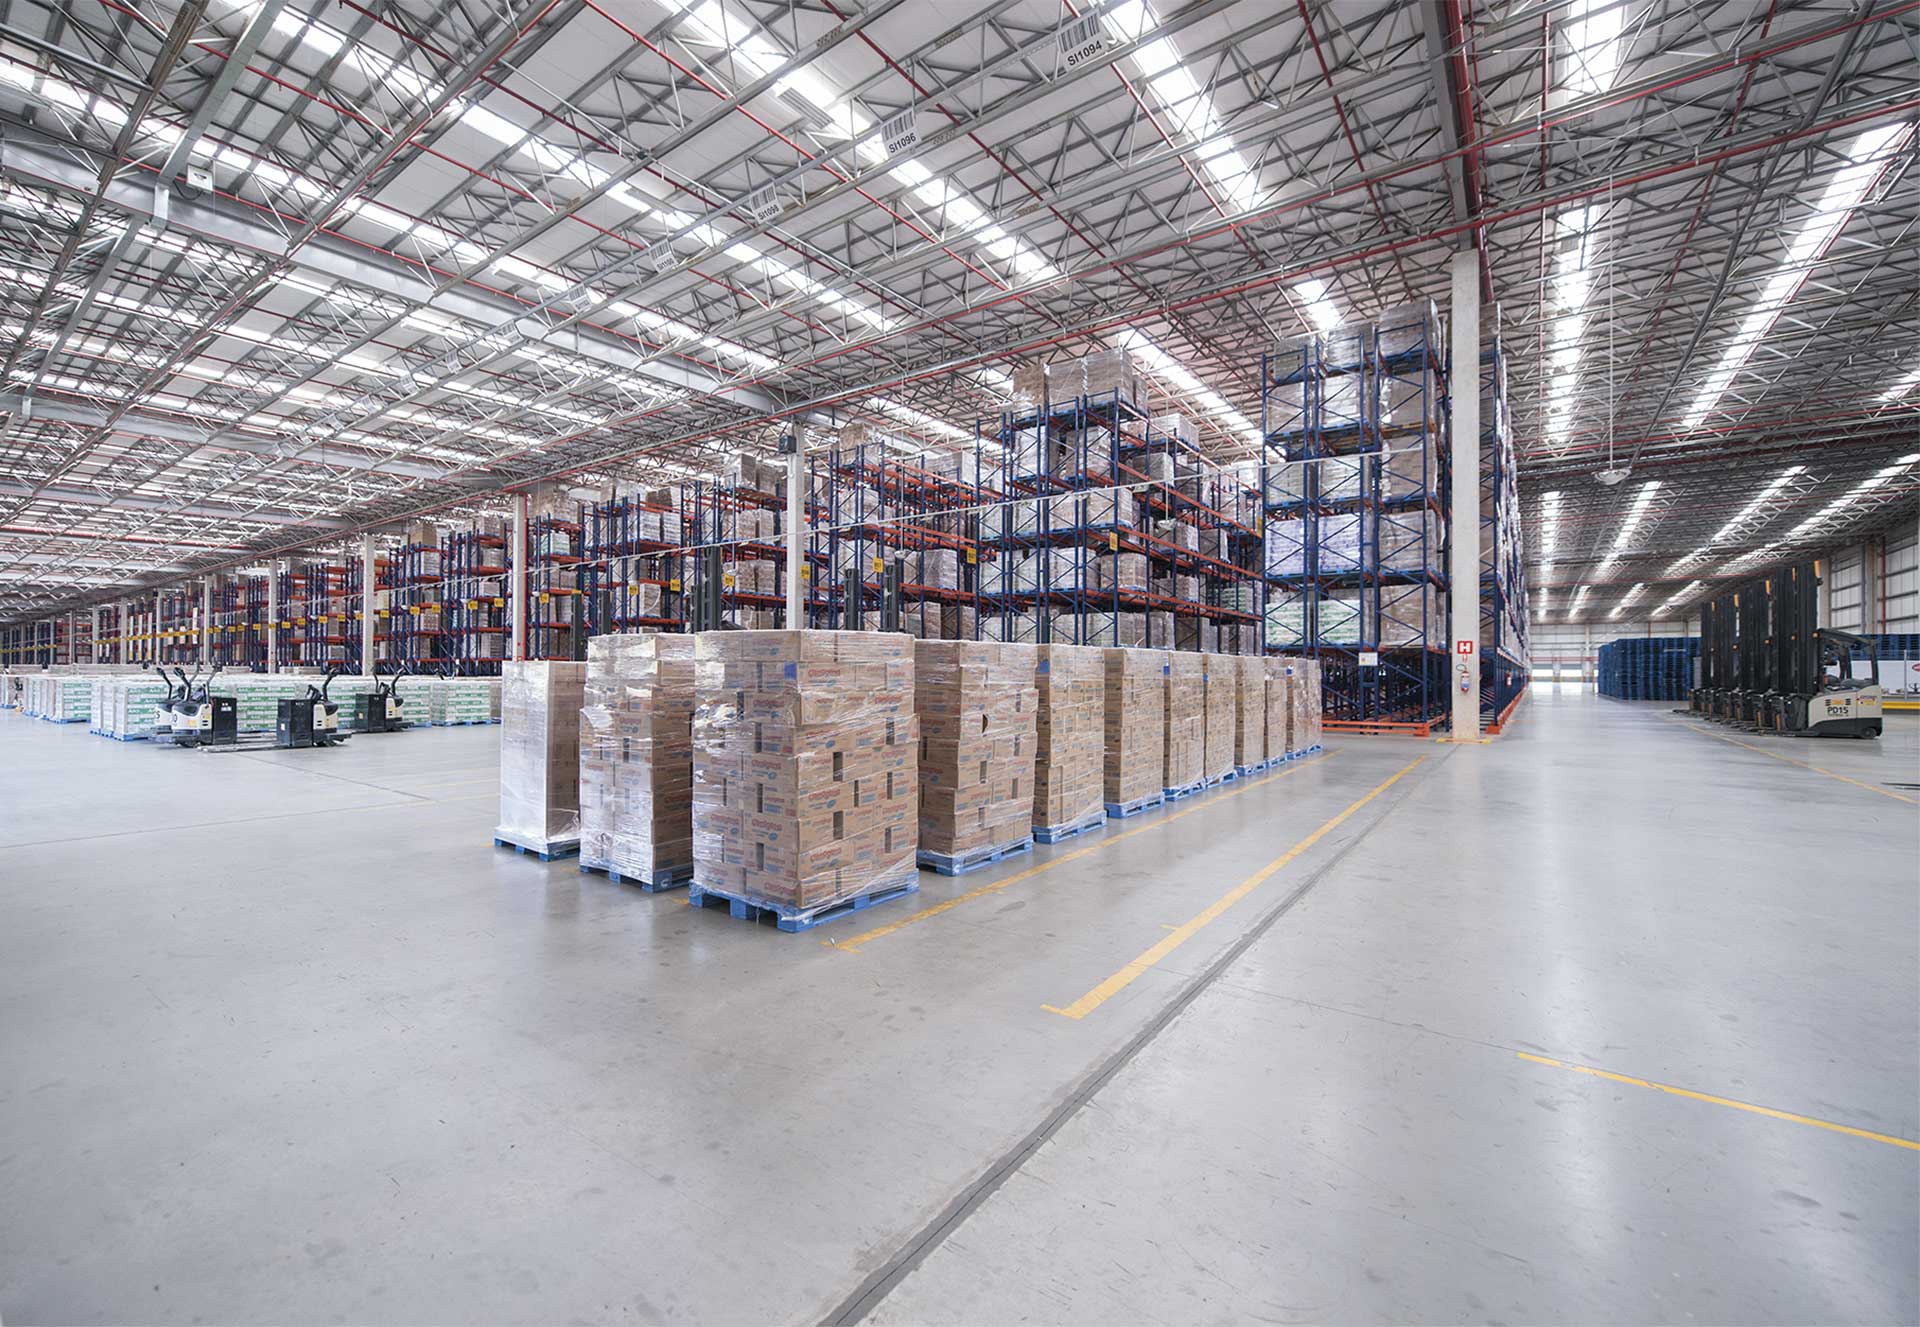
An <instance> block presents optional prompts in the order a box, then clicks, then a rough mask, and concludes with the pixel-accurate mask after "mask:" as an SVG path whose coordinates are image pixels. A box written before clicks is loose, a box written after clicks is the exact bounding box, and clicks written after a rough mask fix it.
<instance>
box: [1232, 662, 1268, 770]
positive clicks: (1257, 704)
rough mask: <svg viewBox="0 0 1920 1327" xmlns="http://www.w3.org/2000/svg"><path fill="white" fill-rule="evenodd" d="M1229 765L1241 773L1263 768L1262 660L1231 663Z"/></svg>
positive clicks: (1264, 705) (1264, 666) (1264, 706)
mask: <svg viewBox="0 0 1920 1327" xmlns="http://www.w3.org/2000/svg"><path fill="white" fill-rule="evenodd" d="M1232 667H1233V670H1234V681H1235V683H1236V685H1235V687H1234V694H1233V763H1234V764H1235V765H1237V766H1238V767H1240V768H1241V769H1252V768H1253V767H1254V766H1256V765H1264V764H1266V763H1267V760H1268V759H1269V758H1270V755H1271V754H1272V753H1270V752H1269V751H1268V750H1267V664H1266V660H1264V659H1255V658H1250V657H1248V656H1245V655H1236V656H1235V657H1234V659H1233V661H1232Z"/></svg>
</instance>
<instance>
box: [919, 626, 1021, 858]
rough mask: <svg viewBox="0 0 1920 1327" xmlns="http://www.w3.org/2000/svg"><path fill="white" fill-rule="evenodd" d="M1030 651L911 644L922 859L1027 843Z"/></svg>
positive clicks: (993, 644) (978, 644) (979, 644)
mask: <svg viewBox="0 0 1920 1327" xmlns="http://www.w3.org/2000/svg"><path fill="white" fill-rule="evenodd" d="M1034 650H1035V647H1034V646H1032V645H1008V644H1002V643H1000V642H998V641H957V640H955V641H948V640H921V641H915V642H914V646H913V709H914V713H915V714H916V715H917V716H918V717H919V720H920V850H919V851H920V857H921V859H922V860H927V859H930V858H941V859H964V858H966V857H967V856H968V855H969V854H973V853H978V852H982V851H984V850H989V849H995V848H1009V847H1014V846H1017V845H1019V844H1023V843H1028V842H1031V841H1032V838H1033V775H1034V741H1035V711H1036V709H1037V708H1038V698H1037V696H1036V695H1035V680H1036V679H1035V675H1034V667H1035V665H1034Z"/></svg>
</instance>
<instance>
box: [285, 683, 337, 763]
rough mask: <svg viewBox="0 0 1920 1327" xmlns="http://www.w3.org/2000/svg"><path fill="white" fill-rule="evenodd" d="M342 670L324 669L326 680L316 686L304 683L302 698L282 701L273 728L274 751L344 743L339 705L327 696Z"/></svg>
mask: <svg viewBox="0 0 1920 1327" xmlns="http://www.w3.org/2000/svg"><path fill="white" fill-rule="evenodd" d="M342 671H343V670H342V669H340V668H338V667H335V668H329V669H328V670H327V677H326V681H324V682H323V683H321V684H320V685H319V686H314V685H313V684H312V683H311V682H309V683H308V684H307V694H306V695H304V696H285V697H282V698H281V701H280V708H279V712H278V714H276V715H275V716H274V717H275V720H276V723H275V727H274V742H273V745H274V748H275V749H277V750H283V751H292V750H299V749H302V748H306V747H316V746H339V745H341V744H342V743H343V742H345V741H346V740H347V734H346V733H343V732H341V731H340V704H339V702H338V701H336V700H334V699H333V698H332V696H330V695H329V694H328V692H329V691H331V690H332V688H333V679H334V678H336V677H338V676H340V674H341V672H342Z"/></svg>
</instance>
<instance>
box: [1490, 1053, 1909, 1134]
mask: <svg viewBox="0 0 1920 1327" xmlns="http://www.w3.org/2000/svg"><path fill="white" fill-rule="evenodd" d="M1514 1054H1515V1055H1518V1056H1519V1057H1520V1058H1521V1059H1523V1060H1530V1061H1532V1062H1533V1063H1534V1064H1545V1065H1551V1066H1552V1067H1553V1068H1555V1069H1566V1070H1570V1071H1571V1072H1573V1073H1576V1074H1591V1075H1593V1077H1595V1078H1604V1079H1606V1080H1607V1081H1608V1082H1610V1083H1626V1084H1628V1085H1629V1086H1632V1087H1645V1088H1651V1089H1652V1090H1653V1091H1655V1092H1665V1093H1666V1094H1667V1095H1669V1096H1675V1097H1685V1098H1687V1100H1689V1101H1704V1102H1707V1103H1708V1104H1709V1105H1713V1106H1725V1107H1727V1108H1728V1109H1730V1110H1744V1111H1746V1112H1748V1113H1749V1114H1752V1115H1764V1116H1766V1117H1767V1118H1768V1119H1770V1120H1786V1121H1788V1122H1789V1123H1791V1124H1808V1125H1812V1126H1813V1127H1814V1128H1816V1129H1830V1130H1832V1131H1833V1132H1834V1133H1844V1134H1852V1135H1853V1136H1854V1137H1855V1138H1866V1139H1870V1140H1872V1141H1873V1142H1876V1143H1887V1144H1890V1145H1891V1146H1894V1147H1904V1148H1906V1149H1907V1150H1909V1151H1913V1152H1920V1143H1917V1142H1915V1141H1914V1140H1913V1139H1911V1138H1899V1137H1895V1136H1894V1135H1893V1134H1886V1133H1875V1132H1873V1130H1871V1129H1856V1128H1854V1127H1853V1126H1852V1125H1851V1124H1835V1123H1834V1122H1833V1121H1832V1120H1817V1119H1815V1118H1814V1117H1813V1116H1811V1115H1795V1114H1794V1113H1793V1112H1792V1111H1786V1110H1774V1109H1773V1108H1772V1107H1771V1106H1756V1105H1753V1104H1752V1103H1751V1102H1746V1101H1735V1100H1733V1098H1731V1097H1716V1096H1713V1095H1712V1094H1711V1093H1707V1092H1693V1091H1690V1090H1688V1089H1687V1088H1684V1087H1674V1086H1673V1085H1672V1084H1670V1083H1656V1082H1653V1081H1652V1080H1650V1079H1646V1078H1631V1077H1629V1076H1628V1075H1626V1074H1615V1073H1608V1072H1607V1071H1606V1070H1605V1069H1595V1068H1592V1067H1590V1066H1588V1065H1584V1064H1572V1063H1569V1062H1568V1061H1566V1060H1553V1059H1549V1058H1547V1057H1546V1056H1544V1055H1529V1054H1527V1053H1526V1052H1525V1051H1515V1052H1514Z"/></svg>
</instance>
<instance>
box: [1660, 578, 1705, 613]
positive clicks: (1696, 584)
mask: <svg viewBox="0 0 1920 1327" xmlns="http://www.w3.org/2000/svg"><path fill="white" fill-rule="evenodd" d="M1704 584H1706V582H1705V581H1692V582H1690V583H1688V585H1687V586H1686V588H1684V589H1682V590H1679V591H1677V592H1676V593H1674V594H1673V595H1672V596H1671V597H1670V598H1668V600H1667V601H1666V602H1665V603H1663V604H1661V605H1660V607H1658V608H1656V609H1654V610H1653V615H1654V616H1655V617H1664V616H1665V615H1666V614H1667V613H1669V612H1671V611H1672V610H1673V606H1674V605H1675V604H1677V603H1679V602H1680V601H1681V600H1682V599H1685V598H1686V597H1687V596H1688V595H1690V594H1692V593H1693V592H1694V591H1695V590H1698V589H1699V588H1700V587H1701V586H1702V585H1704Z"/></svg>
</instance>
